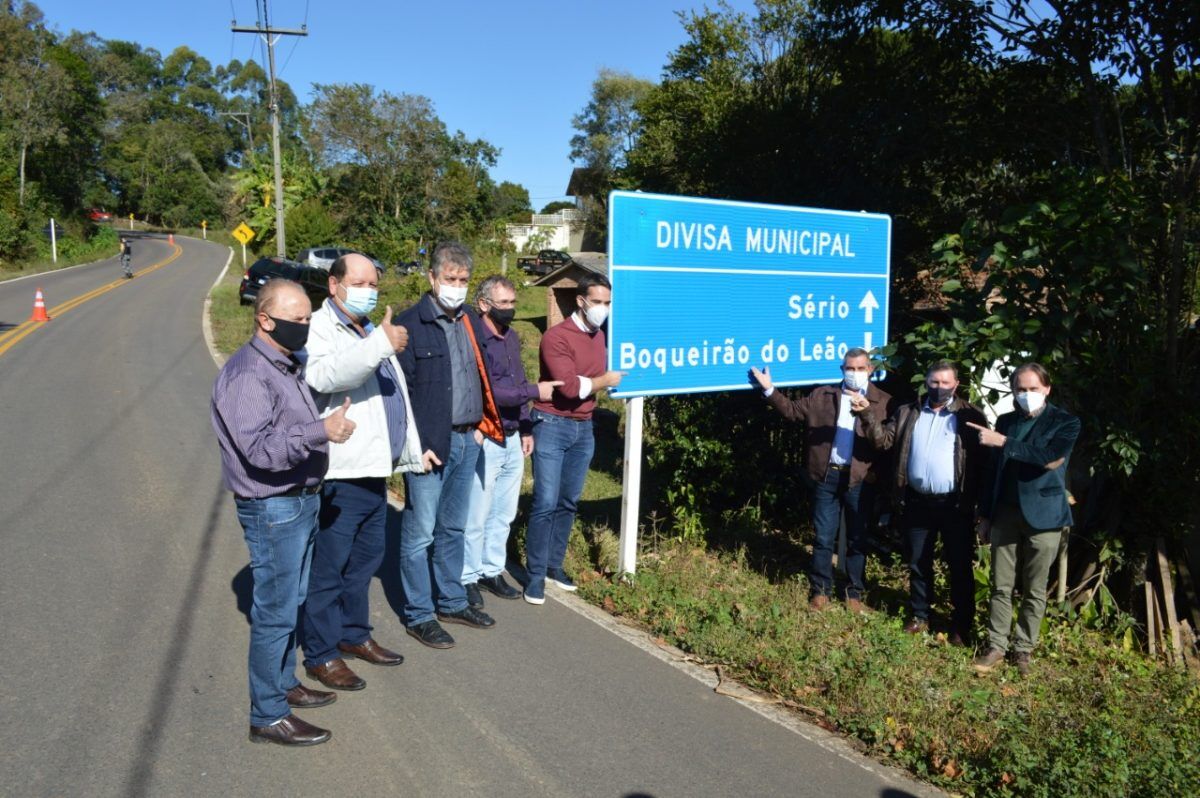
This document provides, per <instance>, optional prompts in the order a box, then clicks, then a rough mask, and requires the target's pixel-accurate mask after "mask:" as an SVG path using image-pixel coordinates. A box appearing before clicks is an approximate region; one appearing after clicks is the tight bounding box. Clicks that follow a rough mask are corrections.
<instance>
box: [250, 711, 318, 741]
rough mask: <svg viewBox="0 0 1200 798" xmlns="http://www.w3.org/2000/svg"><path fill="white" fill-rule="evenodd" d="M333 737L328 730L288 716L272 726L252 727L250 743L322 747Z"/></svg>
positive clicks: (293, 716)
mask: <svg viewBox="0 0 1200 798" xmlns="http://www.w3.org/2000/svg"><path fill="white" fill-rule="evenodd" d="M332 736H333V732H331V731H329V730H328V729H319V728H317V727H316V726H314V725H312V724H311V723H306V722H305V721H302V720H300V718H298V717H296V716H295V715H288V716H287V717H286V718H284V719H283V720H281V721H279V722H278V723H275V724H272V725H270V726H251V727H250V742H252V743H275V744H276V745H320V744H321V743H323V742H325V741H326V740H328V739H329V738H330V737H332Z"/></svg>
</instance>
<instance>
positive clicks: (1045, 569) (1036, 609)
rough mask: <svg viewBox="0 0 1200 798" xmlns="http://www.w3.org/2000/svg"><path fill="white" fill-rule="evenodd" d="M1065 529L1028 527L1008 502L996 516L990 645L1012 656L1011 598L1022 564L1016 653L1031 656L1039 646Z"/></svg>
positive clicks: (1015, 643)
mask: <svg viewBox="0 0 1200 798" xmlns="http://www.w3.org/2000/svg"><path fill="white" fill-rule="evenodd" d="M1061 538H1062V530H1061V529H1049V530H1037V529H1034V528H1032V527H1031V526H1029V524H1027V523H1026V522H1025V517H1024V516H1023V515H1022V514H1021V508H1020V507H1017V506H1015V505H1012V504H1008V503H1006V502H1000V503H998V504H997V505H996V511H995V513H993V516H992V597H991V602H990V604H989V608H988V639H989V642H990V643H991V646H992V647H993V648H996V649H999V650H1000V651H1007V650H1008V637H1009V632H1010V630H1011V629H1012V614H1013V612H1012V610H1013V607H1012V594H1013V589H1014V588H1015V587H1016V586H1017V559H1018V556H1019V557H1020V559H1021V574H1020V576H1021V596H1022V598H1021V609H1020V611H1019V613H1018V614H1017V631H1016V634H1015V635H1014V640H1013V650H1014V651H1016V652H1017V653H1018V654H1027V653H1029V652H1030V651H1032V650H1033V647H1034V646H1036V645H1037V641H1038V634H1039V633H1040V632H1041V628H1042V618H1043V617H1044V616H1045V615H1046V587H1047V584H1048V582H1049V578H1050V567H1051V565H1053V564H1054V561H1055V559H1056V558H1057V556H1058V546H1059V542H1060V540H1061Z"/></svg>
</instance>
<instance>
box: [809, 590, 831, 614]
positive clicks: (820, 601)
mask: <svg viewBox="0 0 1200 798" xmlns="http://www.w3.org/2000/svg"><path fill="white" fill-rule="evenodd" d="M808 608H809V609H810V610H813V611H815V612H821V611H822V610H827V609H829V596H826V595H822V594H820V593H818V594H817V595H815V596H813V597H812V598H810V599H809V600H808Z"/></svg>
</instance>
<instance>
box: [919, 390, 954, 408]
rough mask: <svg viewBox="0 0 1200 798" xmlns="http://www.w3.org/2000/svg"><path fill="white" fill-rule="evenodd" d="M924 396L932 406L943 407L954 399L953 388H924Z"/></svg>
mask: <svg viewBox="0 0 1200 798" xmlns="http://www.w3.org/2000/svg"><path fill="white" fill-rule="evenodd" d="M925 391H926V394H925V395H926V396H928V397H929V403H930V404H933V405H944V404H946V403H947V402H949V401H950V400H951V399H953V398H954V389H953V388H941V387H939V388H933V387H930V386H928V385H926V386H925Z"/></svg>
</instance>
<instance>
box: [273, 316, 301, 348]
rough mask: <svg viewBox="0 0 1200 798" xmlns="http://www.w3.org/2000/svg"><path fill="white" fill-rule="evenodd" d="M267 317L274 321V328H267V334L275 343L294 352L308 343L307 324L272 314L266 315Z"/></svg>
mask: <svg viewBox="0 0 1200 798" xmlns="http://www.w3.org/2000/svg"><path fill="white" fill-rule="evenodd" d="M267 318H268V319H270V320H271V321H273V322H275V329H273V330H268V331H267V335H269V336H271V339H272V340H273V341H275V343H277V344H279V345H280V346H282V347H283V348H284V349H286V350H288V351H289V352H296V351H298V350H301V349H303V348H304V345H305V344H306V343H308V325H307V324H301V323H300V322H298V321H288V320H286V319H277V318H275V317H274V316H267Z"/></svg>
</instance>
